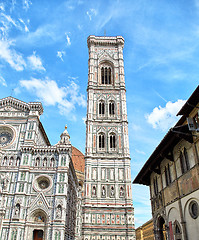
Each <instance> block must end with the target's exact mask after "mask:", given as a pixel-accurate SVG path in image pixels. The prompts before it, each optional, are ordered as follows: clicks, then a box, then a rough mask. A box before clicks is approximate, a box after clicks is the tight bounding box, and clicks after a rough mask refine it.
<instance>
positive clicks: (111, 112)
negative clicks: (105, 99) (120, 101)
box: [108, 101, 115, 116]
mask: <svg viewBox="0 0 199 240" xmlns="http://www.w3.org/2000/svg"><path fill="white" fill-rule="evenodd" d="M108 108H109V115H110V116H113V115H115V103H114V102H113V101H111V102H109V105H108Z"/></svg>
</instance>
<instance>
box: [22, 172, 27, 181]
mask: <svg viewBox="0 0 199 240" xmlns="http://www.w3.org/2000/svg"><path fill="white" fill-rule="evenodd" d="M25 179H26V173H25V172H22V173H21V180H22V181H24V180H25Z"/></svg>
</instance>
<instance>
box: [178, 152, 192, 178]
mask: <svg viewBox="0 0 199 240" xmlns="http://www.w3.org/2000/svg"><path fill="white" fill-rule="evenodd" d="M180 166H181V171H182V174H183V173H185V172H187V171H188V170H189V169H190V165H189V158H188V154H187V150H186V148H184V150H183V151H181V152H180Z"/></svg>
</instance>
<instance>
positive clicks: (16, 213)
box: [14, 203, 20, 217]
mask: <svg viewBox="0 0 199 240" xmlns="http://www.w3.org/2000/svg"><path fill="white" fill-rule="evenodd" d="M19 214H20V204H19V203H17V204H16V206H15V210H14V215H15V217H19Z"/></svg>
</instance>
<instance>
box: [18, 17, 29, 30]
mask: <svg viewBox="0 0 199 240" xmlns="http://www.w3.org/2000/svg"><path fill="white" fill-rule="evenodd" d="M19 21H20V22H21V23H22V24H23V25H24V30H25V32H29V29H28V27H27V25H26V24H25V22H24V21H23V19H21V18H19Z"/></svg>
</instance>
